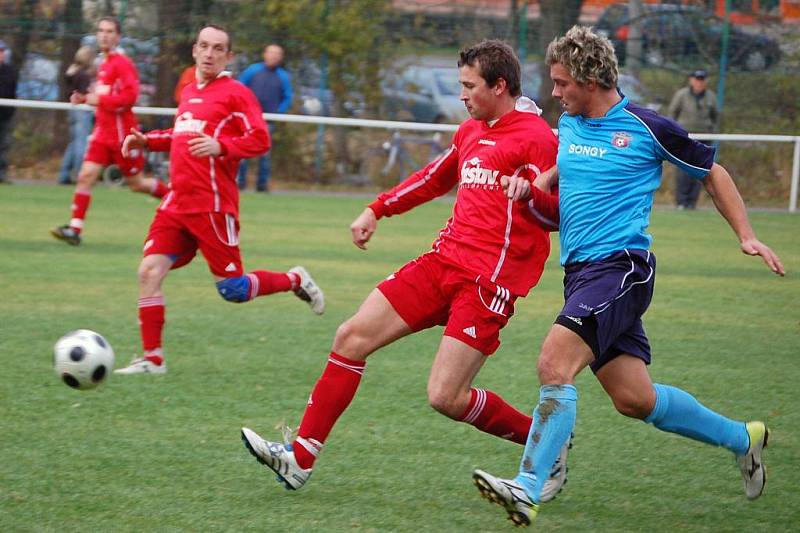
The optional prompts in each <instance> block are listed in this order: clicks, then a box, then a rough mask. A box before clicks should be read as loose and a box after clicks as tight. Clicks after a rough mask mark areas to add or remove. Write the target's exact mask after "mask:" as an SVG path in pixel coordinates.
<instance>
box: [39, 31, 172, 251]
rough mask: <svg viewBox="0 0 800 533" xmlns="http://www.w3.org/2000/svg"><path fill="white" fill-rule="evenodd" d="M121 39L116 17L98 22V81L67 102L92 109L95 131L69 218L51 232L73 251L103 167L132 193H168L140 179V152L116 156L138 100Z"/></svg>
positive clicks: (133, 71)
mask: <svg viewBox="0 0 800 533" xmlns="http://www.w3.org/2000/svg"><path fill="white" fill-rule="evenodd" d="M121 36H122V34H121V29H120V25H119V22H118V21H117V20H116V19H115V18H113V17H102V18H101V19H99V20H98V21H97V46H98V47H99V48H100V53H101V54H102V56H103V62H102V63H101V64H100V66H99V67H98V69H97V80H96V82H95V84H94V88H93V89H92V90H91V91H90V92H89V93H87V94H82V93H78V92H75V93H72V94H71V95H70V97H69V101H70V102H71V103H73V104H89V105H92V106H95V107H96V110H95V126H94V131H93V132H92V135H91V137H89V146H88V148H87V149H86V155H85V156H84V157H83V164H82V165H81V169H80V171H79V172H78V183H77V185H76V186H75V194H74V196H73V197H72V207H71V209H72V217H71V218H70V221H69V224H65V225H63V226H59V227H57V228H53V229H52V230H50V233H51V234H52V235H53V237H55V238H56V239H60V240H62V241H64V242H66V243H68V244H71V245H73V246H77V245H79V244H80V243H81V232H82V231H83V223H84V220H85V219H86V212H87V211H88V210H89V203H90V202H91V201H92V186H93V185H94V184H95V182H96V181H97V179H98V178H99V177H100V174H101V172H102V171H103V167H106V166H108V165H111V164H115V165H117V166H118V167H119V169H120V171H121V172H122V176H123V177H124V178H125V183H126V184H127V185H128V188H129V189H130V190H132V191H136V192H143V193H147V194H149V195H151V196H154V197H156V198H163V197H164V195H165V194H167V191H168V190H169V189H168V188H167V186H166V185H164V184H163V183H161V182H160V181H159V180H157V179H155V178H147V177H144V176H142V174H141V172H142V170H143V168H144V155H143V154H142V151H141V150H134V151H131V152H130V153H129V154H128V155H126V156H123V155H122V152H121V151H120V148H122V141H123V140H124V139H125V135H126V134H127V133H128V131H130V129H131V128H138V125H137V122H136V117H135V116H134V114H133V111H132V108H133V104H135V103H136V99H137V98H138V97H139V73H138V72H137V71H136V66H135V65H134V64H133V62H132V61H131V60H130V59H128V58H127V57H125V56H124V55H123V54H122V52H121V51H120V50H118V49H117V46H118V45H119V40H120V37H121Z"/></svg>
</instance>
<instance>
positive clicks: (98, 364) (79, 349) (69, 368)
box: [53, 329, 114, 389]
mask: <svg viewBox="0 0 800 533" xmlns="http://www.w3.org/2000/svg"><path fill="white" fill-rule="evenodd" d="M53 366H54V367H55V370H56V375H58V377H59V378H61V379H62V380H63V381H64V383H66V384H67V385H69V386H70V387H72V388H73V389H93V388H95V387H97V386H98V385H100V384H101V383H103V382H104V381H105V379H106V376H108V373H109V372H111V370H112V369H113V368H114V350H112V349H111V345H110V344H109V343H108V341H107V340H105V339H104V338H103V336H102V335H100V334H99V333H95V332H94V331H90V330H88V329H79V330H77V331H71V332H69V333H67V334H66V335H64V336H63V337H61V338H60V339H58V342H56V345H55V346H54V347H53Z"/></svg>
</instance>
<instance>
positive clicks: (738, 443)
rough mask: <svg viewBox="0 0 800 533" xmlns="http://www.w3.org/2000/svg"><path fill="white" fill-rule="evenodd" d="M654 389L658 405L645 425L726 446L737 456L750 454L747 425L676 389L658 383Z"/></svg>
mask: <svg viewBox="0 0 800 533" xmlns="http://www.w3.org/2000/svg"><path fill="white" fill-rule="evenodd" d="M653 388H655V390H656V406H655V407H654V408H653V412H652V413H650V415H649V416H648V417H647V418H645V419H644V421H645V422H647V423H648V424H653V425H654V426H655V427H657V428H658V429H660V430H661V431H669V432H670V433H677V434H678V435H683V436H684V437H689V438H690V439H694V440H699V441H700V442H705V443H707V444H713V445H714V446H722V447H724V448H727V449H729V450H730V451H732V452H733V453H735V454H736V455H744V454H745V453H747V448H748V447H749V446H750V437H749V435H748V434H747V428H746V427H745V424H744V422H737V421H736V420H731V419H730V418H726V417H724V416H722V415H720V414H719V413H715V412H714V411H712V410H711V409H708V408H707V407H705V406H704V405H703V404H701V403H700V402H698V401H697V400H696V399H695V397H694V396H692V395H691V394H689V393H688V392H685V391H682V390H681V389H678V388H676V387H671V386H669V385H660V384H658V383H656V384H654V385H653Z"/></svg>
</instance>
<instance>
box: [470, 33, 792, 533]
mask: <svg viewBox="0 0 800 533" xmlns="http://www.w3.org/2000/svg"><path fill="white" fill-rule="evenodd" d="M545 62H546V64H547V65H548V66H549V67H550V77H551V78H552V79H553V82H554V87H553V96H554V97H555V98H556V99H558V100H559V101H560V102H561V105H562V107H563V109H564V114H563V115H562V116H561V118H560V120H559V124H558V131H559V146H558V159H557V166H556V167H553V168H554V169H555V170H554V171H553V172H548V173H546V174H543V175H542V176H540V180H537V182H536V186H539V187H542V188H545V189H547V188H549V187H550V186H552V185H553V184H555V182H556V180H558V186H559V191H560V200H559V209H560V216H561V220H560V239H561V263H562V265H563V266H564V270H565V277H564V299H565V303H564V307H563V309H562V310H561V312H560V313H559V315H558V317H557V318H556V320H555V324H554V325H553V326H552V328H551V329H550V332H549V333H548V335H547V337H546V338H545V341H544V344H543V346H542V349H541V354H540V356H539V361H538V364H537V371H538V375H539V381H540V383H541V388H540V391H539V404H538V405H537V406H536V408H535V409H534V411H533V424H532V425H531V429H530V433H529V435H528V440H527V444H526V446H525V451H524V452H523V456H522V461H521V463H520V467H519V474H518V475H517V476H516V477H515V478H513V479H501V478H498V477H495V476H492V475H491V474H488V473H486V472H484V471H482V470H476V471H475V472H474V474H473V481H474V482H475V484H476V486H477V487H478V489H479V490H480V492H481V494H482V495H483V496H484V497H486V498H488V499H489V500H490V501H492V502H494V503H498V504H500V505H501V506H503V507H504V508H505V511H506V512H507V513H508V518H509V519H510V520H512V521H513V522H514V523H515V524H516V525H523V526H524V525H528V524H530V521H531V520H532V519H533V518H534V517H535V516H536V514H537V513H538V510H539V503H540V502H541V498H540V495H541V489H542V484H543V483H544V481H545V480H546V479H547V477H548V473H549V471H550V468H551V467H552V465H553V462H554V460H555V458H556V456H557V455H558V452H559V449H560V447H561V446H562V445H563V444H564V443H565V442H566V441H567V438H569V435H570V432H571V431H572V428H573V426H574V424H575V418H576V404H577V399H578V393H577V389H576V388H575V385H574V381H575V377H576V376H577V374H578V373H579V372H580V371H581V370H583V369H584V368H585V367H586V366H589V367H590V368H591V369H592V371H593V372H594V373H595V376H596V377H597V379H598V380H599V381H600V383H601V385H602V386H603V388H604V389H605V391H606V393H607V394H608V395H609V396H610V397H611V399H612V400H613V403H614V406H615V407H616V409H617V410H618V411H619V412H620V413H622V414H623V415H625V416H628V417H631V418H636V419H640V420H643V421H644V422H646V423H649V424H652V425H654V426H655V427H656V428H658V429H660V430H662V431H668V432H671V433H677V434H679V435H682V436H684V437H688V438H690V439H694V440H697V441H701V442H705V443H708V444H713V445H716V446H722V447H724V448H727V449H728V450H730V451H731V452H733V453H734V455H735V456H736V459H737V461H738V463H739V466H740V468H741V472H742V476H743V477H744V488H745V494H746V496H747V497H748V498H749V499H755V498H758V497H759V496H760V495H761V491H762V490H763V488H764V483H765V482H766V475H765V471H764V465H763V463H762V457H761V455H762V450H763V448H764V447H765V446H766V445H767V437H768V431H767V428H766V426H765V425H764V423H763V422H755V421H754V422H741V421H736V420H731V419H729V418H726V417H724V416H722V415H720V414H718V413H716V412H714V411H712V410H710V409H708V408H707V407H705V406H703V405H702V404H701V403H699V402H698V401H697V400H696V399H695V398H694V397H693V396H692V395H690V394H689V393H687V392H685V391H683V390H681V389H679V388H676V387H672V386H669V385H661V384H654V383H653V382H652V381H651V379H650V375H649V374H648V371H647V366H646V365H648V364H649V363H650V345H649V343H648V340H647V336H646V335H645V331H644V328H643V326H642V320H641V317H642V315H643V314H644V312H645V311H646V310H647V307H648V305H649V304H650V299H651V297H652V294H653V283H654V279H655V270H656V261H655V257H654V256H653V254H652V253H651V252H650V251H649V248H650V241H651V237H650V235H648V234H647V232H646V230H647V226H648V224H649V217H650V210H651V208H652V205H653V193H654V192H655V191H656V189H658V187H659V184H660V183H661V164H662V161H664V160H666V161H669V162H671V163H673V164H675V165H677V166H678V167H679V168H680V169H681V170H683V171H685V172H687V173H689V174H690V175H692V176H693V177H695V178H697V179H700V180H702V182H703V185H704V186H705V188H706V190H707V191H708V193H709V194H710V196H711V198H712V199H713V201H714V205H715V206H716V208H717V210H718V211H719V212H720V213H721V214H722V216H723V217H724V218H725V220H727V222H728V224H729V225H730V226H731V228H732V229H733V231H734V232H735V233H736V236H737V237H738V239H739V243H740V246H741V249H742V252H744V253H745V254H747V255H758V256H761V258H762V259H763V260H764V262H765V263H766V264H767V266H768V267H769V268H770V269H771V270H772V271H773V272H775V273H776V274H779V275H781V276H782V275H784V269H783V265H782V264H781V261H780V259H779V258H778V256H777V255H776V254H775V253H774V252H773V251H772V250H770V248H769V247H768V246H766V245H765V244H763V243H762V242H761V241H759V240H758V239H757V238H756V235H755V233H754V231H753V229H752V227H751V225H750V222H749V221H748V218H747V212H746V210H745V207H744V203H743V202H742V198H741V196H740V195H739V192H738V191H737V189H736V186H735V185H734V183H733V180H732V179H731V177H730V175H729V174H728V172H727V171H726V170H725V169H724V168H723V167H722V166H720V165H718V164H716V163H714V149H713V148H711V147H709V146H706V145H704V144H701V143H699V142H697V141H694V140H692V139H690V138H689V136H688V134H687V132H686V131H685V130H684V129H683V128H681V127H680V126H679V125H678V124H677V123H675V122H674V121H672V120H670V119H667V118H664V117H662V116H660V115H658V114H657V113H655V112H653V111H650V110H648V109H644V108H641V107H639V106H636V105H634V104H631V103H630V102H629V101H628V99H627V98H626V97H625V96H624V95H622V94H621V93H620V92H619V91H618V90H617V79H618V70H617V59H616V56H615V54H614V49H613V47H612V45H611V43H610V42H609V41H608V39H606V38H604V37H601V36H599V35H597V34H595V33H593V32H592V31H591V29H590V28H585V27H580V26H575V27H573V28H572V29H571V30H569V31H568V32H567V34H566V35H565V36H563V37H561V38H558V39H555V40H554V41H553V42H552V43H550V45H549V46H548V49H547V56H546V59H545Z"/></svg>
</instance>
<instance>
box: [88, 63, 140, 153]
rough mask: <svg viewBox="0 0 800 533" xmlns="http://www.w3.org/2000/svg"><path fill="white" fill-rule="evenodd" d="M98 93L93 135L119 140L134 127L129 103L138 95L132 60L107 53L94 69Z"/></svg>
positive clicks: (136, 126)
mask: <svg viewBox="0 0 800 533" xmlns="http://www.w3.org/2000/svg"><path fill="white" fill-rule="evenodd" d="M94 91H95V94H97V96H98V102H97V109H96V110H95V115H94V116H95V129H94V132H93V135H95V136H97V137H100V138H102V139H103V140H104V141H108V142H113V143H117V144H119V145H120V146H122V141H123V140H124V139H125V136H126V135H127V134H128V132H130V131H131V128H138V127H139V126H138V123H137V121H136V117H135V116H134V114H133V111H132V108H133V104H135V103H136V99H137V98H138V97H139V72H138V71H137V70H136V65H134V64H133V61H131V60H130V59H128V58H127V57H126V56H124V55H123V54H121V53H119V52H114V51H112V52H109V53H107V54H106V55H105V58H104V59H103V62H102V63H100V66H99V67H98V68H97V82H96V85H95V89H94Z"/></svg>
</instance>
